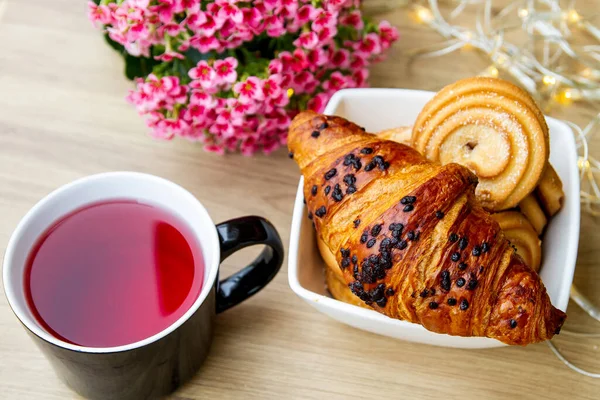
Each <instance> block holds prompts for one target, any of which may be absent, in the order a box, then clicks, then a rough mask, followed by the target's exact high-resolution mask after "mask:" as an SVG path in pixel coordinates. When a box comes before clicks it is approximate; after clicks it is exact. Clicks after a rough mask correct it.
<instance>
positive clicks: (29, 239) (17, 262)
mask: <svg viewBox="0 0 600 400" xmlns="http://www.w3.org/2000/svg"><path fill="white" fill-rule="evenodd" d="M117 199H119V200H121V199H127V200H134V201H139V202H140V203H145V204H151V205H154V206H158V207H161V208H163V209H166V210H168V211H170V212H172V213H173V214H175V215H177V216H179V217H180V218H181V219H182V220H184V221H185V222H186V223H187V224H188V225H189V228H190V229H191V231H192V233H193V234H194V236H195V238H196V239H197V240H198V243H199V245H200V248H201V250H202V254H203V258H204V264H205V271H204V282H203V285H202V290H201V292H200V295H199V297H198V298H197V299H196V301H195V302H194V303H193V305H192V306H191V308H190V309H189V310H187V311H186V313H185V314H183V315H182V316H181V318H179V319H178V320H177V321H175V322H174V323H173V324H171V325H170V326H169V327H167V328H166V329H164V330H162V331H161V332H158V333H156V334H155V335H153V336H150V337H148V338H145V339H144V340H141V341H138V342H135V343H130V344H127V345H123V346H116V347H103V348H102V347H83V346H78V345H74V344H71V343H68V342H65V341H62V340H60V339H58V338H56V337H54V336H53V335H51V334H50V333H48V332H47V331H46V330H45V329H44V328H43V327H42V326H41V325H40V324H39V323H38V322H37V320H36V319H35V317H34V316H33V314H32V313H31V311H30V309H29V307H28V305H27V301H26V298H25V293H24V270H25V266H26V265H25V264H26V262H27V257H28V255H29V253H30V251H31V249H32V247H33V246H34V245H35V243H36V242H37V240H38V239H39V238H40V236H41V235H42V234H43V233H44V232H45V231H46V230H47V229H48V228H49V227H50V226H52V224H53V223H54V222H55V221H57V220H58V219H60V218H61V217H63V216H65V215H67V214H69V213H70V212H73V211H75V210H77V209H80V208H81V207H83V206H85V205H87V204H90V203H96V202H101V201H107V200H117ZM219 258H220V247H219V240H218V235H217V230H216V228H215V225H214V223H213V221H212V219H211V218H210V216H209V214H208V212H207V211H206V209H205V208H204V206H202V204H201V203H200V202H199V201H198V200H197V199H196V198H195V197H194V196H193V195H192V194H191V193H190V192H188V191H187V190H185V189H184V188H182V187H181V186H179V185H177V184H175V183H173V182H171V181H168V180H166V179H163V178H159V177H156V176H153V175H147V174H142V173H137V172H109V173H103V174H98V175H92V176H88V177H85V178H82V179H79V180H76V181H74V182H72V183H69V184H67V185H65V186H62V187H61V188H59V189H57V190H55V191H54V192H52V193H50V194H49V195H48V196H46V197H44V198H43V199H42V200H40V201H39V202H38V203H37V204H36V205H35V206H34V207H33V208H32V209H31V210H29V212H27V214H26V215H25V216H24V217H23V219H22V220H21V221H20V222H19V224H18V225H17V228H16V229H15V231H14V232H13V234H12V236H11V238H10V240H9V242H8V246H7V249H6V253H5V255H4V263H3V280H4V291H5V294H6V297H7V299H8V302H9V305H10V307H11V308H12V309H13V311H14V313H15V314H16V316H17V317H18V318H19V319H20V320H21V322H22V323H23V324H24V325H25V326H26V327H27V328H28V329H29V330H30V331H32V332H33V333H34V334H36V335H37V336H39V337H40V338H42V339H44V340H46V341H48V342H50V343H53V344H55V345H57V346H60V347H63V348H67V349H71V350H76V351H85V352H91V353H108V352H115V351H124V350H129V349H133V348H137V347H141V346H144V345H146V344H148V343H152V342H154V341H156V340H159V339H160V338H162V337H164V336H166V335H168V334H169V333H170V332H172V331H174V330H175V329H177V328H178V327H179V326H180V325H181V324H183V323H184V322H185V321H186V320H187V319H188V318H189V317H190V316H191V315H193V314H194V312H195V311H196V310H197V309H198V308H199V307H200V305H201V304H202V302H203V301H204V299H206V297H207V295H208V293H209V292H210V291H211V289H212V286H213V284H214V282H215V279H216V277H217V270H218V268H219V261H220V260H219Z"/></svg>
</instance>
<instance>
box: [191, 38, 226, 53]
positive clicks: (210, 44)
mask: <svg viewBox="0 0 600 400" xmlns="http://www.w3.org/2000/svg"><path fill="white" fill-rule="evenodd" d="M190 46H192V47H194V48H195V49H197V50H198V51H199V52H200V53H208V52H209V51H211V50H215V49H218V48H219V47H220V43H219V40H218V39H217V38H216V37H214V36H194V37H193V38H191V39H190Z"/></svg>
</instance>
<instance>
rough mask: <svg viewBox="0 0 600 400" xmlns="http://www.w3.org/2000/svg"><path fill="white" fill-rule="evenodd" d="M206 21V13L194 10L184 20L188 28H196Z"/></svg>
mask: <svg viewBox="0 0 600 400" xmlns="http://www.w3.org/2000/svg"><path fill="white" fill-rule="evenodd" d="M206 21H207V17H206V14H205V13H204V12H203V11H196V12H194V13H192V14H189V15H188V16H187V18H186V19H185V21H184V22H185V23H186V24H187V26H188V27H189V28H190V29H192V30H196V29H198V28H201V27H202V26H203V25H204V24H205V23H206Z"/></svg>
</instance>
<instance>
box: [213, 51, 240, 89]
mask: <svg viewBox="0 0 600 400" xmlns="http://www.w3.org/2000/svg"><path fill="white" fill-rule="evenodd" d="M237 66H238V60H237V59H235V58H233V57H227V58H226V59H224V60H217V61H215V64H214V69H215V71H216V77H217V81H218V82H219V83H222V84H227V85H232V84H233V83H234V82H235V81H236V80H237V72H236V71H235V69H236V68H237Z"/></svg>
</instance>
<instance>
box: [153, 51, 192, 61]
mask: <svg viewBox="0 0 600 400" xmlns="http://www.w3.org/2000/svg"><path fill="white" fill-rule="evenodd" d="M174 58H178V59H180V60H183V59H185V57H184V56H183V55H182V54H180V53H178V52H176V51H173V50H167V51H165V52H164V53H162V54H161V55H158V56H154V59H155V60H159V61H164V62H171V61H173V59H174Z"/></svg>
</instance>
